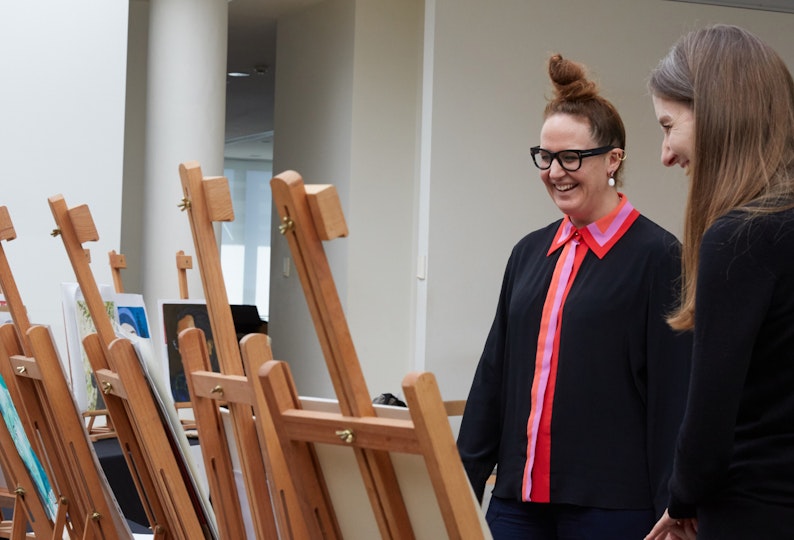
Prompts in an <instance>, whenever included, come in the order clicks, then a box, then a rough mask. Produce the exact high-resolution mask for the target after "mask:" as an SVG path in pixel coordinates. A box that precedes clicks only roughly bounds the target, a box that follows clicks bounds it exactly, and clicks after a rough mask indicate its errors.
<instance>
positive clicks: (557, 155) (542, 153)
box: [529, 146, 615, 172]
mask: <svg viewBox="0 0 794 540" xmlns="http://www.w3.org/2000/svg"><path fill="white" fill-rule="evenodd" d="M614 149H615V147H614V146H599V147H598V148H591V149H590V150H560V151H559V152H549V151H548V150H545V149H543V148H541V147H540V146H533V147H532V148H530V149H529V151H530V153H531V154H532V161H533V162H534V163H535V166H536V167H537V168H538V169H540V170H541V171H545V170H546V169H549V168H550V167H551V163H552V161H554V160H555V159H556V160H557V163H559V164H560V166H561V167H562V168H563V169H565V170H566V171H568V172H574V171H578V170H579V167H581V166H582V159H584V158H586V157H590V156H600V155H601V154H606V153H607V152H609V151H610V150H614Z"/></svg>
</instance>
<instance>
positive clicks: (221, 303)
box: [179, 162, 309, 538]
mask: <svg viewBox="0 0 794 540" xmlns="http://www.w3.org/2000/svg"><path fill="white" fill-rule="evenodd" d="M179 175H180V179H181V183H182V190H183V194H184V198H183V200H182V203H181V204H180V207H181V208H182V209H183V210H184V211H187V214H188V218H189V221H190V227H191V232H192V234H193V241H194V244H195V250H196V257H197V260H198V266H199V271H200V273H201V280H202V284H203V288H204V294H205V298H206V303H207V312H208V315H209V319H210V326H211V328H212V335H213V340H214V342H215V348H216V351H217V356H218V363H219V367H220V370H221V373H213V372H212V371H211V369H210V363H209V357H208V355H207V351H206V345H205V344H206V342H205V341H204V338H203V332H201V331H200V330H197V329H189V330H185V331H183V332H182V333H181V334H180V337H179V349H180V352H181V355H182V359H183V362H184V363H185V371H186V373H187V374H188V377H187V380H188V386H189V390H190V394H191V400H192V402H193V407H194V412H195V415H196V422H197V427H198V431H199V440H201V441H202V444H201V448H202V452H205V454H204V456H205V457H204V459H205V462H207V463H208V462H210V461H212V462H216V463H223V464H224V466H225V467H226V466H228V467H231V465H230V461H229V460H230V457H229V456H228V452H229V451H228V448H229V445H228V442H229V441H227V440H226V439H225V437H223V420H222V418H221V416H220V412H219V410H218V405H219V401H220V400H224V401H225V402H226V404H227V405H228V407H229V413H230V417H231V422H232V427H233V438H234V441H235V444H236V447H237V451H238V455H239V461H240V466H241V468H242V473H243V479H244V481H245V487H246V494H247V496H248V502H249V505H250V511H251V517H252V520H253V528H254V530H255V532H256V535H257V538H274V537H275V536H274V535H276V534H278V532H277V531H278V530H280V531H282V535H286V537H288V538H292V537H293V535H294V537H295V538H308V537H309V536H308V532H307V531H306V529H305V527H306V524H304V523H302V522H296V523H291V522H290V521H289V520H288V519H287V516H288V515H290V511H292V515H298V513H299V506H298V502H297V496H296V493H295V491H294V489H293V488H292V487H291V486H292V481H291V479H290V478H289V475H288V474H287V472H286V467H285V466H284V460H283V456H281V451H280V448H279V446H278V444H277V443H276V441H275V435H274V433H273V426H272V423H271V422H270V417H269V415H268V414H267V411H266V410H265V411H260V410H256V419H255V418H254V411H253V410H252V405H253V404H254V400H253V393H252V390H251V382H250V381H249V379H248V378H246V377H245V374H244V373H245V372H247V373H249V374H250V373H252V372H255V370H256V369H257V368H258V364H257V365H253V364H248V365H246V366H245V369H244V368H243V359H242V357H241V353H240V348H239V344H238V342H237V333H236V330H235V327H234V320H233V318H232V312H231V307H230V305H229V301H228V297H227V295H226V286H225V284H224V281H223V274H222V270H221V263H220V253H219V252H218V246H217V243H216V240H215V233H214V229H213V222H215V221H232V220H233V219H234V211H233V208H232V203H231V195H230V192H229V186H228V182H227V180H226V178H224V177H210V178H205V177H204V176H203V175H202V172H201V168H200V167H199V165H198V163H195V162H190V163H184V164H181V165H180V167H179ZM259 337H260V338H262V339H263V340H264V342H265V344H266V343H267V336H265V335H263V334H259ZM268 351H269V349H268ZM267 359H269V356H268V357H267ZM263 361H264V359H262V360H260V363H261V362H263ZM252 362H253V360H252ZM257 429H259V431H260V432H259V434H258V433H257ZM203 441H207V443H208V444H207V445H206V446H205V444H204V442H203ZM210 442H214V443H216V444H212V445H210V444H209V443H210ZM208 460H209V461H208ZM227 464H228V465H227ZM228 477H229V472H228V470H226V469H224V470H222V471H219V472H218V474H217V475H215V476H214V477H211V478H210V486H211V488H210V489H211V491H212V489H213V485H214V489H215V491H216V492H219V493H223V492H228V491H229V488H228V486H224V483H225V481H226V479H227V478H228ZM262 481H267V482H268V483H270V484H271V486H272V493H273V494H274V495H275V496H274V497H272V498H271V495H270V493H271V491H269V490H268V489H263V486H262V485H261V483H262ZM217 499H218V498H217V497H216V498H214V499H213V500H217ZM228 500H229V504H233V503H234V501H238V499H237V498H236V497H231V496H229V499H228ZM235 511H236V509H235ZM274 514H275V515H274ZM230 515H234V514H231V513H230Z"/></svg>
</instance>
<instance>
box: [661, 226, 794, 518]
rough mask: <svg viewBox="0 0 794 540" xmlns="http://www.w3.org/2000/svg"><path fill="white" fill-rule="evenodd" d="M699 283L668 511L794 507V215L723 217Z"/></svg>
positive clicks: (709, 236)
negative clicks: (739, 505)
mask: <svg viewBox="0 0 794 540" xmlns="http://www.w3.org/2000/svg"><path fill="white" fill-rule="evenodd" d="M697 279H698V281H697V295H696V299H695V302H696V304H695V342H694V349H693V362H692V378H691V387H690V390H689V403H688V405H687V409H686V413H685V417H684V421H683V424H682V428H681V434H680V438H679V441H678V443H677V447H676V453H675V469H674V473H673V476H672V479H671V482H670V491H671V501H670V515H671V516H673V517H677V518H680V517H692V516H694V515H695V507H696V506H698V505H701V504H703V503H709V504H714V503H717V504H718V503H719V501H721V500H732V501H742V500H745V501H755V502H759V503H762V504H777V505H783V506H789V507H791V506H794V211H786V212H780V213H777V214H772V215H766V216H761V217H758V218H755V219H753V220H751V221H749V222H746V221H745V220H744V219H743V217H742V215H740V214H738V213H733V214H730V215H728V216H726V217H723V218H721V219H719V220H718V221H717V222H716V223H715V224H714V225H713V226H712V227H711V228H709V230H708V231H707V232H706V234H705V236H704V238H703V243H702V246H701V249H700V267H699V271H698V278H697Z"/></svg>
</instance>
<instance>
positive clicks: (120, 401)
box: [49, 195, 214, 540]
mask: <svg viewBox="0 0 794 540" xmlns="http://www.w3.org/2000/svg"><path fill="white" fill-rule="evenodd" d="M49 204H50V209H51V210H52V214H53V217H54V219H55V223H56V225H57V227H58V228H57V229H56V230H55V231H54V235H58V236H60V237H61V238H62V240H63V243H64V247H65V248H66V253H67V255H68V256H69V260H70V262H71V264H72V268H73V269H74V272H75V276H76V278H77V282H78V284H79V285H80V290H81V292H82V294H83V297H84V299H85V302H86V305H87V307H88V311H89V312H90V314H91V318H92V319H93V322H94V326H95V327H96V333H94V334H90V335H89V336H87V337H86V338H85V340H84V341H83V345H84V347H85V350H86V353H87V356H88V358H89V361H90V363H91V366H92V368H93V370H94V374H95V376H96V378H97V381H98V384H100V386H101V388H102V391H103V393H104V395H105V403H106V405H107V409H108V413H109V414H110V418H111V420H112V422H113V425H114V427H115V429H116V433H117V437H118V439H119V443H120V444H121V446H122V448H123V449H124V457H125V459H126V461H127V465H128V467H129V469H130V473H131V475H132V477H133V480H134V481H135V485H136V488H137V490H138V493H139V495H140V498H141V502H142V504H143V506H144V509H145V510H146V513H147V516H148V517H149V520H150V523H151V527H152V529H153V530H154V532H155V537H156V538H163V539H171V538H174V539H182V540H198V539H202V538H212V537H213V536H214V532H213V530H212V529H213V527H214V525H213V524H212V523H211V521H212V517H211V516H210V515H209V514H207V510H208V509H207V508H204V507H203V505H202V504H201V501H200V499H201V497H200V496H198V495H197V493H196V491H195V484H194V482H193V479H192V478H191V471H189V470H188V469H187V467H186V464H185V461H184V456H183V455H182V454H181V453H180V450H179V443H178V442H177V441H176V440H175V435H176V433H174V432H172V431H171V430H170V429H168V427H167V426H166V420H165V418H164V416H163V414H164V413H163V411H162V410H161V409H160V408H159V406H158V404H157V401H156V399H155V397H154V395H153V389H152V388H151V386H150V384H149V382H148V381H147V379H146V375H145V373H144V371H143V367H142V366H141V359H140V358H139V357H138V354H137V353H136V351H135V349H134V347H133V345H132V343H131V342H130V341H129V340H127V339H122V338H117V337H116V334H115V331H114V329H113V326H112V323H111V321H110V319H109V317H108V316H107V313H106V312H105V310H104V302H103V300H102V297H101V294H100V292H99V288H98V287H97V284H96V281H95V279H94V276H93V274H92V272H91V269H90V267H89V265H88V262H87V261H86V258H85V257H84V256H83V255H82V254H83V249H82V243H83V242H87V241H96V240H98V239H99V235H98V233H97V231H96V227H95V225H94V222H93V219H92V217H91V213H90V211H89V209H88V207H87V206H86V205H81V206H78V207H75V208H71V209H70V208H68V207H67V206H66V201H65V200H64V199H63V197H62V196H61V195H56V196H53V197H50V198H49Z"/></svg>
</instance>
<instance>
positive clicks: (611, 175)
mask: <svg viewBox="0 0 794 540" xmlns="http://www.w3.org/2000/svg"><path fill="white" fill-rule="evenodd" d="M614 174H615V173H610V174H609V181H607V184H609V187H615V177H614V176H613V175H614Z"/></svg>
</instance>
